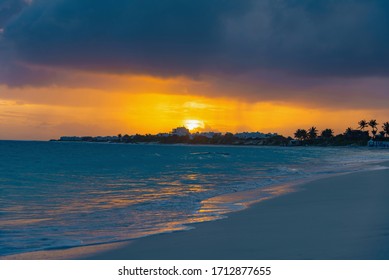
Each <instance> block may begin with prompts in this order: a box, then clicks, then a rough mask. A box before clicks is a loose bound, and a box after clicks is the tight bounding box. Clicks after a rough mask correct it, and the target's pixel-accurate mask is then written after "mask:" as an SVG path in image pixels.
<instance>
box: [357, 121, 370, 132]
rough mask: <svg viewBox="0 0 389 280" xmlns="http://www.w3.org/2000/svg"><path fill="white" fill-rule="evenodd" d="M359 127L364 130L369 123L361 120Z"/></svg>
mask: <svg viewBox="0 0 389 280" xmlns="http://www.w3.org/2000/svg"><path fill="white" fill-rule="evenodd" d="M358 125H359V128H360V129H362V130H365V128H366V127H367V126H368V123H367V121H366V120H361V121H360V122H359V123H358Z"/></svg>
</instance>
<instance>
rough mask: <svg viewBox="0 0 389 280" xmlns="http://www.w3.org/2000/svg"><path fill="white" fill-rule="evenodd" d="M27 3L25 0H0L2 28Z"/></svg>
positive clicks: (0, 23)
mask: <svg viewBox="0 0 389 280" xmlns="http://www.w3.org/2000/svg"><path fill="white" fill-rule="evenodd" d="M27 4H28V1H24V0H0V28H3V27H4V25H5V24H6V22H8V21H9V20H10V19H11V18H12V17H14V16H15V15H17V14H18V13H20V12H21V11H22V9H23V8H24V7H25V6H26V5H27Z"/></svg>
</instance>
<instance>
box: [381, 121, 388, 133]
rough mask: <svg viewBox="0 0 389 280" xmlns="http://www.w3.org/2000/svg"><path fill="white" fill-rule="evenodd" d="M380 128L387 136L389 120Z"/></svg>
mask: <svg viewBox="0 0 389 280" xmlns="http://www.w3.org/2000/svg"><path fill="white" fill-rule="evenodd" d="M382 128H383V130H384V132H385V135H386V136H389V122H385V123H384V124H383V125H382Z"/></svg>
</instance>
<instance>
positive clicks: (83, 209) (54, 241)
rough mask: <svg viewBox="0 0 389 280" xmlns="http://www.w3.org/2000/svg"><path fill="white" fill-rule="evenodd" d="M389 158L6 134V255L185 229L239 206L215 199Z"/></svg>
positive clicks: (266, 192) (0, 222)
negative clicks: (9, 136)
mask: <svg viewBox="0 0 389 280" xmlns="http://www.w3.org/2000/svg"><path fill="white" fill-rule="evenodd" d="M387 160H389V152H388V151H386V150H369V149H367V148H306V147H301V148H300V147H299V148H281V147H242V146H240V147H235V146H233V147H231V146H185V145H130V144H129V145H121V144H96V143H61V142H17V141H0V194H1V195H0V255H9V254H16V253H22V252H30V251H37V250H43V249H54V248H67V247H74V246H82V245H90V244H100V243H108V242H114V241H121V240H128V239H131V238H137V237H141V236H145V235H148V234H155V233H159V232H166V231H173V230H179V229H184V228H185V226H183V224H187V223H191V222H201V221H207V220H212V219H216V218H219V216H220V215H221V214H223V213H225V212H226V211H232V210H236V207H237V205H238V204H237V203H236V199H235V200H234V203H228V201H225V202H226V203H220V200H218V199H210V198H212V197H215V196H219V195H223V194H230V193H235V192H240V191H245V190H252V189H257V188H262V190H263V191H261V192H257V193H258V195H263V196H264V197H265V196H266V197H272V196H276V195H279V192H278V191H275V189H272V188H269V187H271V186H275V185H279V184H283V183H288V182H293V181H296V180H301V179H304V178H312V177H314V176H320V175H323V174H332V173H339V172H346V171H357V170H363V169H364V168H366V165H367V164H371V163H378V162H380V161H387ZM285 191H287V190H285ZM245 200H247V197H246V198H245ZM253 200H255V201H258V200H260V199H259V198H258V197H256V198H253ZM212 201H218V203H214V204H212V203H210V202H212ZM203 202H207V203H203ZM221 208H222V209H221Z"/></svg>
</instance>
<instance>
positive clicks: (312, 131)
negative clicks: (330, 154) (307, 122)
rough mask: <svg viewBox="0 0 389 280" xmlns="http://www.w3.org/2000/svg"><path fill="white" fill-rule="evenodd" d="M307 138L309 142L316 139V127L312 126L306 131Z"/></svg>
mask: <svg viewBox="0 0 389 280" xmlns="http://www.w3.org/2000/svg"><path fill="white" fill-rule="evenodd" d="M308 137H309V139H310V140H314V139H316V138H317V129H316V127H314V126H312V127H311V128H310V129H308Z"/></svg>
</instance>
